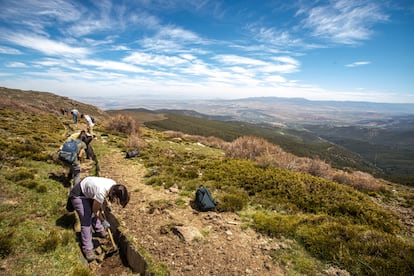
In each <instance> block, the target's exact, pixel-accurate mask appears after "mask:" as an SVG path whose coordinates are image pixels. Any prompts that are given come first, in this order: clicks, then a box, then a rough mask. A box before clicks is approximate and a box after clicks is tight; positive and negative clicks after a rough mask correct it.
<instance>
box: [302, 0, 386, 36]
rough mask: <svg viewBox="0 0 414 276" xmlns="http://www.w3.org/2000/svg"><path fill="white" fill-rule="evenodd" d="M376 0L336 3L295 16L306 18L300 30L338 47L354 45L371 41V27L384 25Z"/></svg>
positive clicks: (349, 0) (384, 16)
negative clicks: (363, 41)
mask: <svg viewBox="0 0 414 276" xmlns="http://www.w3.org/2000/svg"><path fill="white" fill-rule="evenodd" d="M379 5H380V4H379V3H378V2H375V1H360V0H339V1H330V2H329V4H328V5H325V6H322V5H320V6H317V7H313V8H310V9H308V8H302V9H301V10H300V11H299V12H298V15H305V16H306V18H305V19H304V20H303V27H304V28H307V29H311V30H312V35H313V36H315V37H319V38H324V39H327V40H329V41H332V42H335V43H341V44H356V43H358V42H359V41H361V40H366V39H368V38H370V37H371V36H372V34H373V31H372V29H371V27H372V26H373V25H375V24H377V23H381V22H385V21H387V20H388V16H387V15H386V14H385V13H383V12H382V11H381V8H380V6H379Z"/></svg>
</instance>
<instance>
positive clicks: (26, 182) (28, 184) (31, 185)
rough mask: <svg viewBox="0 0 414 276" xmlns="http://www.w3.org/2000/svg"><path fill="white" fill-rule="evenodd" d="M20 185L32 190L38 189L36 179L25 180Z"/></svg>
mask: <svg viewBox="0 0 414 276" xmlns="http://www.w3.org/2000/svg"><path fill="white" fill-rule="evenodd" d="M18 184H19V185H20V186H23V187H26V188H28V189H31V190H35V189H37V186H38V183H37V181H36V180H34V179H25V180H22V181H19V182H18Z"/></svg>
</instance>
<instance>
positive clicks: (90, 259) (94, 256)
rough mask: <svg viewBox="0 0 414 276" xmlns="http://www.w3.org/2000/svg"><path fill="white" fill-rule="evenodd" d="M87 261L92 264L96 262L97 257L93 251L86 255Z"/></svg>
mask: <svg viewBox="0 0 414 276" xmlns="http://www.w3.org/2000/svg"><path fill="white" fill-rule="evenodd" d="M85 259H86V260H87V261H88V262H89V263H90V262H92V261H94V260H96V255H95V252H93V251H88V252H86V253H85Z"/></svg>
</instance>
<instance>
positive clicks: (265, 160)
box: [224, 136, 383, 191]
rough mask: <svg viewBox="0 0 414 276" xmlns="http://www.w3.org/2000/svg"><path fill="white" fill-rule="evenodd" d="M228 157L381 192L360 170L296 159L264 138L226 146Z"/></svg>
mask: <svg viewBox="0 0 414 276" xmlns="http://www.w3.org/2000/svg"><path fill="white" fill-rule="evenodd" d="M224 150H225V153H226V157H231V158H243V159H249V160H253V161H256V162H258V164H259V165H260V166H261V167H269V166H271V167H277V168H283V169H288V170H292V171H298V172H304V173H309V174H311V175H314V176H318V177H322V178H325V179H328V180H334V181H336V182H338V183H341V184H346V185H349V186H351V187H354V188H356V189H358V190H361V191H379V190H381V189H382V188H383V186H382V185H381V183H380V182H379V181H378V180H377V179H376V178H374V177H373V176H372V175H370V174H368V173H364V172H360V171H355V172H345V171H342V170H338V169H334V168H332V167H331V165H330V164H328V163H326V162H324V161H323V160H321V159H319V158H316V159H312V158H307V157H297V156H295V155H293V154H290V153H287V152H285V151H284V150H283V149H282V148H280V147H279V146H277V145H274V144H272V143H270V142H268V141H266V140H265V139H263V138H258V137H253V136H244V137H240V138H237V139H236V140H234V141H233V142H231V143H228V144H227V145H226V146H225V147H224Z"/></svg>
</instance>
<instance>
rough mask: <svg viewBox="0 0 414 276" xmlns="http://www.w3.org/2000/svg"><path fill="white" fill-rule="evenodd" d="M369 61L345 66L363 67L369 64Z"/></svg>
mask: <svg viewBox="0 0 414 276" xmlns="http://www.w3.org/2000/svg"><path fill="white" fill-rule="evenodd" d="M370 63H371V62H370V61H356V62H353V63H350V64H347V65H345V66H346V67H358V66H363V65H368V64H370Z"/></svg>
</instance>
